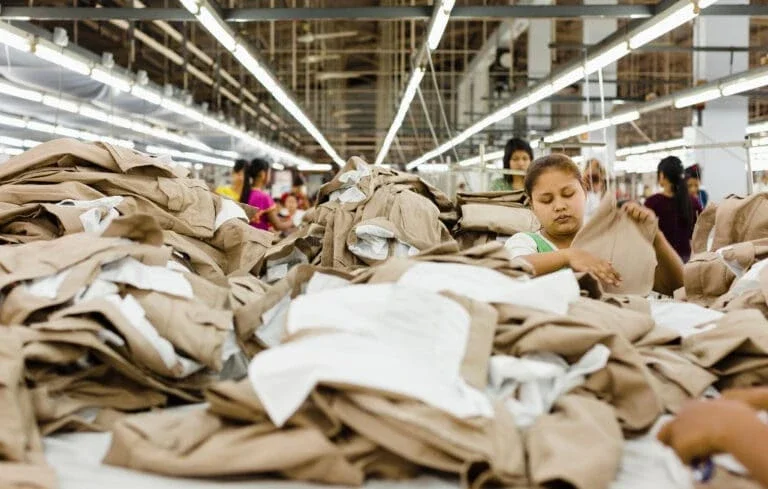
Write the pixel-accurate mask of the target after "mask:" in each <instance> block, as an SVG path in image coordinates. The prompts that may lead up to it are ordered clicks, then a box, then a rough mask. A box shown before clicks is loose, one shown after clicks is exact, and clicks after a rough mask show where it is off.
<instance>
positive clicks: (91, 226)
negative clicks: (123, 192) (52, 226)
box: [56, 195, 123, 235]
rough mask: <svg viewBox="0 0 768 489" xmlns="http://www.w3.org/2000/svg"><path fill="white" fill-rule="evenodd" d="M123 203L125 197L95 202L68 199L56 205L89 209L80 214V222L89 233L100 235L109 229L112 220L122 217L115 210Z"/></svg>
mask: <svg viewBox="0 0 768 489" xmlns="http://www.w3.org/2000/svg"><path fill="white" fill-rule="evenodd" d="M122 202H123V197H120V196H119V195H116V196H113V197H102V198H101V199H95V200H72V199H67V200H62V201H61V202H57V203H56V205H60V206H71V207H76V208H78V209H88V210H87V211H86V212H84V213H82V214H80V222H81V223H82V224H83V229H84V230H85V232H87V233H94V234H99V235H100V234H101V233H103V232H104V230H105V229H107V228H108V227H109V225H110V224H111V223H112V220H114V219H115V218H117V217H120V213H119V212H117V210H116V209H115V208H116V207H117V206H119V205H120V204H121V203H122ZM102 210H107V212H106V215H102Z"/></svg>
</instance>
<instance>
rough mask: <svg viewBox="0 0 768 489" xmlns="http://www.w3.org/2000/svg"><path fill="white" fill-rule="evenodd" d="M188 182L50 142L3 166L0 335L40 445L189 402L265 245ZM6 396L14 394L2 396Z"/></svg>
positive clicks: (171, 167) (138, 162)
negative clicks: (17, 361)
mask: <svg viewBox="0 0 768 489" xmlns="http://www.w3.org/2000/svg"><path fill="white" fill-rule="evenodd" d="M185 175H186V170H185V169H183V168H182V167H180V166H177V165H175V164H173V163H172V162H169V161H163V160H160V159H157V158H152V157H149V156H146V155H143V154H141V153H137V152H134V151H131V150H127V149H125V148H119V147H113V146H110V145H108V144H101V143H98V144H86V143H80V142H77V141H72V140H55V141H50V142H48V143H44V144H41V145H39V146H37V147H35V148H34V149H31V150H29V151H27V152H25V153H23V154H21V155H19V156H17V157H14V158H11V159H9V160H8V161H7V162H5V163H4V164H3V165H2V166H0V241H3V242H5V243H6V244H8V246H2V247H0V270H2V274H0V290H2V299H1V300H0V322H2V324H3V330H4V333H5V334H7V335H9V336H12V337H13V338H14V340H13V341H16V342H18V343H19V344H20V345H21V348H20V353H21V354H22V356H23V360H24V368H23V369H22V370H21V372H22V374H23V378H24V379H25V382H26V384H27V385H28V386H29V396H30V405H31V406H32V409H31V411H30V413H29V414H30V415H31V416H34V418H35V419H36V420H37V423H38V424H39V426H40V430H41V432H42V433H43V434H49V433H53V432H57V431H62V430H64V431H70V430H90V429H96V430H101V429H107V428H108V427H109V426H111V424H112V422H113V421H114V419H116V418H117V417H119V415H120V413H123V412H133V411H139V410H145V409H149V408H154V407H159V406H165V405H168V404H172V403H179V402H183V403H188V402H199V401H200V400H201V399H202V392H203V389H204V388H205V387H206V386H208V385H210V384H211V383H212V382H214V381H216V380H218V379H219V373H220V372H221V371H222V370H223V369H224V367H225V364H226V363H227V361H228V360H230V359H231V358H234V357H236V356H237V355H238V354H239V349H238V347H237V344H236V341H235V333H234V325H233V309H234V308H236V307H239V306H241V305H243V304H245V303H248V302H251V301H253V300H255V299H257V298H259V297H261V295H263V293H264V285H263V284H262V283H261V282H260V281H259V280H258V279H257V278H256V277H255V276H254V275H252V273H251V272H256V271H258V270H259V269H260V267H261V265H262V262H263V259H264V256H265V254H266V252H267V249H268V247H269V246H271V244H272V243H273V242H274V237H273V236H272V235H271V234H269V233H266V232H262V231H259V230H257V229H255V228H252V227H251V226H249V225H248V222H247V215H246V212H245V210H244V209H243V208H241V207H240V206H239V205H238V204H235V203H233V202H231V201H225V200H223V199H221V198H219V197H218V196H216V195H214V194H213V193H211V192H210V191H208V189H207V187H206V186H205V184H204V183H203V182H201V181H198V180H192V179H188V178H186V176H185ZM9 385H10V384H9Z"/></svg>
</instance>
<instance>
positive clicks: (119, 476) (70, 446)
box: [43, 404, 460, 489]
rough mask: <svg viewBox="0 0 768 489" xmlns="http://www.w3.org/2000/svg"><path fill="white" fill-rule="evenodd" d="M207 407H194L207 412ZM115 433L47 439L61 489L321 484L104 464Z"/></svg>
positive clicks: (384, 483)
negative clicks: (166, 473)
mask: <svg viewBox="0 0 768 489" xmlns="http://www.w3.org/2000/svg"><path fill="white" fill-rule="evenodd" d="M204 407H205V405H204V404H199V405H195V406H193V408H194V409H202V408H204ZM111 440H112V435H111V433H66V434H59V435H55V436H47V437H45V438H43V446H44V449H45V458H46V461H47V462H48V464H49V465H50V466H51V467H53V469H54V470H55V471H56V475H57V479H58V487H59V489H105V488H108V489H147V488H151V489H318V487H329V488H331V486H319V485H318V484H315V483H311V482H303V481H290V480H283V479H276V478H265V477H247V478H232V477H219V478H197V479H196V478H191V477H169V476H162V475H157V474H152V473H149V472H140V471H138V470H131V469H126V468H123V467H113V466H111V465H105V464H103V463H101V461H102V460H103V459H104V457H105V456H106V454H107V450H108V449H109V446H110V444H111ZM363 487H364V489H460V484H459V481H458V480H457V479H456V478H453V477H448V476H443V477H438V476H436V475H429V476H427V475H421V476H419V477H417V478H415V479H408V480H405V481H394V480H383V479H382V480H380V479H371V480H369V481H367V482H366V483H365V485H364V486H363Z"/></svg>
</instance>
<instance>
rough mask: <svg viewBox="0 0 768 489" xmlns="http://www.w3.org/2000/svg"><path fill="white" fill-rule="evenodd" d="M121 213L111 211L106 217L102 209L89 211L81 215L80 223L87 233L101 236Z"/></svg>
mask: <svg viewBox="0 0 768 489" xmlns="http://www.w3.org/2000/svg"><path fill="white" fill-rule="evenodd" d="M118 217H120V213H119V212H117V211H116V210H115V209H109V211H108V212H107V215H106V216H102V215H101V209H89V210H87V211H85V212H83V213H82V214H80V222H81V223H82V224H83V230H84V231H85V232H86V233H92V234H98V235H101V234H102V233H103V232H104V231H105V230H106V229H107V228H108V227H109V225H110V224H111V223H112V221H113V220H114V219H115V218H118Z"/></svg>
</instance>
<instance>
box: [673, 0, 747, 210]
mask: <svg viewBox="0 0 768 489" xmlns="http://www.w3.org/2000/svg"><path fill="white" fill-rule="evenodd" d="M718 3H719V4H731V5H739V4H747V3H749V2H748V1H744V0H722V1H720V2H718ZM693 44H694V46H733V47H747V46H749V18H748V17H732V16H731V17H715V16H706V17H699V18H698V19H697V20H696V23H695V25H694V28H693ZM748 66H749V57H748V53H746V52H744V53H733V54H731V53H724V52H701V51H697V52H695V53H694V58H693V73H694V83H695V82H696V81H697V80H715V79H717V78H721V77H723V76H727V75H729V74H731V73H738V72H741V71H745V70H746V69H747V68H748ZM698 116H699V114H698V113H697V111H696V110H694V112H693V121H692V126H691V127H692V128H693V129H692V130H688V131H686V133H687V134H690V135H691V136H690V137H692V138H693V141H692V142H693V143H695V144H714V143H730V142H734V141H741V140H743V139H744V135H745V131H746V127H747V123H748V120H749V107H748V98H747V97H744V96H739V95H734V96H731V97H723V98H720V99H717V100H713V101H711V102H707V104H706V107H705V108H704V110H703V111H702V112H701V119H699V117H698ZM695 154H696V160H697V163H699V164H700V165H701V167H702V173H703V175H702V177H703V181H704V185H705V186H706V189H707V192H709V198H710V201H711V202H718V201H720V200H722V199H723V198H724V197H726V196H727V195H729V194H740V195H745V194H746V193H747V177H748V175H747V170H746V159H747V155H746V151H745V150H743V149H741V148H724V149H703V150H697V151H696V152H695ZM751 177H752V176H751V175H749V178H751Z"/></svg>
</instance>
